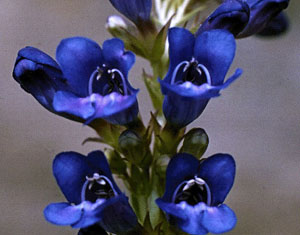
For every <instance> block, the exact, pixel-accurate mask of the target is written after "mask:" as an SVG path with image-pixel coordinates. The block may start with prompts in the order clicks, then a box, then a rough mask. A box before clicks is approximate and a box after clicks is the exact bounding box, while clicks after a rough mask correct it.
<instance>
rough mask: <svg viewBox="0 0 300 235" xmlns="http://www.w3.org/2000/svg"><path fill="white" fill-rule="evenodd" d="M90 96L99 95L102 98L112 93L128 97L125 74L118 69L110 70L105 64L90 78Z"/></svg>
mask: <svg viewBox="0 0 300 235" xmlns="http://www.w3.org/2000/svg"><path fill="white" fill-rule="evenodd" d="M88 92H89V94H92V93H98V94H100V95H102V96H105V95H108V94H110V93H112V92H117V93H119V94H121V95H128V92H129V91H128V89H127V85H126V81H125V77H124V75H123V73H122V72H121V71H120V70H118V69H109V68H107V67H106V65H105V64H103V65H102V68H100V67H98V68H97V69H96V70H95V71H94V72H93V73H92V75H91V76H90V80H89V87H88Z"/></svg>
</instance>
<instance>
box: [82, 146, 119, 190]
mask: <svg viewBox="0 0 300 235" xmlns="http://www.w3.org/2000/svg"><path fill="white" fill-rule="evenodd" d="M87 161H88V164H89V165H90V166H93V167H96V168H98V170H99V172H100V173H101V174H103V175H105V176H106V177H107V178H108V179H109V180H110V181H111V182H112V184H113V186H114V189H115V190H116V191H117V192H118V193H119V194H121V190H120V189H119V187H118V186H117V184H116V183H115V181H114V179H113V177H112V173H111V170H110V168H109V164H108V161H107V159H106V157H105V155H104V153H103V152H102V151H99V150H97V151H93V152H90V153H89V154H88V155H87Z"/></svg>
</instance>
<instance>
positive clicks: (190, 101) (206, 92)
mask: <svg viewBox="0 0 300 235" xmlns="http://www.w3.org/2000/svg"><path fill="white" fill-rule="evenodd" d="M168 37H169V45H170V48H169V51H170V52H169V55H170V66H169V71H168V73H167V75H166V77H165V78H164V80H159V82H160V85H161V91H162V93H163V95H164V96H165V97H164V103H163V112H164V115H165V117H166V119H167V120H168V121H169V122H170V123H172V124H173V125H175V126H178V127H183V126H185V125H187V124H189V123H190V122H192V121H193V120H195V119H196V118H197V117H198V116H199V115H200V114H201V113H202V111H203V110H204V108H205V107H206V105H207V103H208V101H209V99H210V98H212V97H216V96H219V92H220V90H221V89H224V88H226V87H227V86H228V85H229V84H230V83H232V82H233V81H234V80H235V79H236V78H238V77H239V76H240V75H241V73H242V71H241V69H238V70H237V71H236V72H235V74H234V75H233V76H232V77H230V78H229V79H228V80H227V81H226V82H224V78H225V75H226V73H227V71H228V69H229V67H230V64H231V63H232V60H233V57H234V54H235V40H234V37H233V35H232V34H231V33H229V32H228V31H227V30H218V29H216V30H210V31H205V32H203V33H201V34H200V35H199V36H197V37H196V38H195V37H194V35H193V34H191V33H190V32H189V31H187V30H186V29H183V28H171V29H170V30H169V33H168Z"/></svg>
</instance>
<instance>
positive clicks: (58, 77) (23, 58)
mask: <svg viewBox="0 0 300 235" xmlns="http://www.w3.org/2000/svg"><path fill="white" fill-rule="evenodd" d="M13 77H14V79H15V80H16V81H17V82H18V83H19V84H20V85H21V87H22V88H23V89H24V90H25V91H27V92H28V93H30V94H31V95H32V96H34V98H35V99H36V100H37V101H38V102H39V103H40V104H41V105H43V106H44V107H45V108H46V109H48V110H49V111H51V112H55V111H54V110H53V107H52V100H53V96H54V94H55V92H56V91H57V90H68V89H69V88H68V86H67V85H66V84H65V82H64V81H65V80H64V79H63V75H62V72H61V70H60V68H59V66H58V65H57V63H56V62H55V61H54V60H53V59H52V58H51V57H50V56H48V55H47V54H45V53H44V52H42V51H40V50H38V49H36V48H33V47H25V48H23V49H22V50H20V51H19V53H18V57H17V59H16V63H15V67H14V71H13Z"/></svg>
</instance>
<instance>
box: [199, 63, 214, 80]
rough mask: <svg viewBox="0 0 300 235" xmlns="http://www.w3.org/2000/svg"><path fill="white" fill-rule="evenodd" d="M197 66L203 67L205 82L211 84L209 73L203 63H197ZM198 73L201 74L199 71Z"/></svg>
mask: <svg viewBox="0 0 300 235" xmlns="http://www.w3.org/2000/svg"><path fill="white" fill-rule="evenodd" d="M198 67H199V68H201V69H203V71H204V73H205V76H206V80H207V83H208V84H209V85H211V78H210V74H209V72H208V70H207V68H206V67H205V66H204V65H203V64H198ZM197 71H198V69H197ZM199 74H200V75H201V74H202V72H201V73H199Z"/></svg>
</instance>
